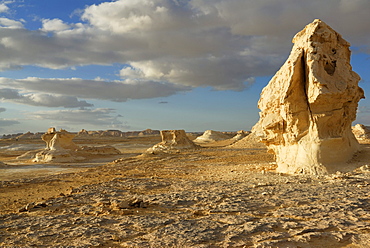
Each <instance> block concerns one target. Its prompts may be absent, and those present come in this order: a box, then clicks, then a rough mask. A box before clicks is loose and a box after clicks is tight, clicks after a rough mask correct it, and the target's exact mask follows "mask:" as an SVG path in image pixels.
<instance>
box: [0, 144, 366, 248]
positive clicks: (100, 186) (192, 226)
mask: <svg viewBox="0 0 370 248" xmlns="http://www.w3.org/2000/svg"><path fill="white" fill-rule="evenodd" d="M184 152H185V151H184ZM230 152H231V156H230ZM248 152H249V153H250V155H251V156H252V151H248V150H244V151H240V150H238V149H234V150H226V151H224V150H222V149H217V150H215V151H214V152H212V151H210V150H208V151H206V153H204V154H202V153H200V152H198V153H194V152H193V151H188V152H187V153H176V154H174V155H172V156H168V157H167V158H166V159H165V160H164V159H163V157H160V156H158V157H150V158H148V157H141V158H138V157H136V158H127V159H126V160H123V161H121V162H120V163H117V164H110V165H107V166H102V167H99V168H96V169H95V170H89V171H85V172H80V173H78V174H75V175H73V174H64V175H54V176H50V177H48V178H46V177H42V178H38V179H32V180H31V179H25V180H23V181H21V182H20V181H11V182H0V190H3V191H2V192H4V191H7V192H8V191H11V192H14V191H15V190H16V189H19V187H22V184H26V185H28V187H31V186H32V185H33V187H34V186H35V185H40V186H41V187H43V188H45V187H46V188H48V189H49V188H51V186H52V185H53V184H56V183H61V182H65V183H66V184H67V186H68V184H69V183H71V182H73V181H78V180H79V178H80V179H84V180H87V179H88V178H91V179H95V180H93V181H92V183H90V184H83V185H82V186H78V187H73V188H72V189H69V190H68V191H66V190H63V191H62V190H60V192H61V193H60V194H59V195H58V196H55V197H46V196H43V195H41V196H42V197H43V198H44V199H42V200H41V199H40V200H36V197H35V198H34V199H33V200H29V201H27V202H23V207H20V208H18V211H13V212H10V213H4V214H0V219H1V222H0V234H1V236H0V246H1V247H140V248H141V247H144V248H145V247H148V248H150V247H184V248H188V247H197V248H210V247H214V248H216V247H256V248H257V247H260V248H262V247H277V248H286V247H302V248H311V247H326V248H337V247H356V248H360V247H369V245H370V241H369V240H370V223H369V219H370V212H369V211H368V210H369V208H370V200H369V197H368V192H369V187H370V173H369V171H368V170H367V171H362V172H351V173H346V174H344V173H338V174H334V175H329V176H312V175H304V176H296V175H286V174H282V175H281V174H277V173H271V172H266V173H261V172H257V171H258V170H257V171H256V170H253V168H254V166H256V167H257V168H261V169H262V168H264V169H267V168H268V167H267V165H266V164H265V165H264V164H263V163H261V162H262V161H259V162H257V163H255V164H243V163H240V161H239V160H233V159H234V158H235V157H238V156H239V155H240V156H243V158H244V159H245V160H244V161H246V160H247V161H250V159H248V158H247V157H245V156H246V154H247V153H248ZM227 154H229V155H227ZM220 155H221V156H222V155H225V156H227V157H225V158H224V159H226V161H228V162H227V163H221V159H220V157H221V156H220ZM156 175H157V176H156ZM159 175H160V176H159ZM103 179H104V180H103ZM96 180H102V181H100V182H99V183H96ZM59 185H60V184H59ZM59 187H60V186H58V188H59ZM28 194H30V193H28ZM28 194H27V195H28ZM41 196H40V197H41ZM31 199H32V198H31ZM2 200H3V202H5V201H6V198H2ZM11 203H14V200H13V201H9V204H11ZM0 207H1V205H0Z"/></svg>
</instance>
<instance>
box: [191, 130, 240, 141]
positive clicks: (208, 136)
mask: <svg viewBox="0 0 370 248" xmlns="http://www.w3.org/2000/svg"><path fill="white" fill-rule="evenodd" d="M232 137H233V135H232V134H225V133H222V132H218V131H213V130H207V131H205V132H204V133H203V135H201V136H199V137H197V138H196V139H195V140H194V142H196V143H207V142H215V141H220V140H227V139H230V138H232Z"/></svg>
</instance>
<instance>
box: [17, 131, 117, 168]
mask: <svg viewBox="0 0 370 248" xmlns="http://www.w3.org/2000/svg"><path fill="white" fill-rule="evenodd" d="M75 136H76V134H73V133H70V132H67V131H66V130H63V129H61V130H60V131H59V132H57V131H56V130H55V128H49V129H48V131H47V132H46V133H45V134H44V135H42V140H43V141H45V142H46V148H45V149H44V150H43V151H41V152H37V153H36V154H35V155H34V159H33V160H32V161H33V162H44V163H49V162H55V163H66V162H77V161H83V160H85V159H87V158H88V157H89V156H90V155H116V154H120V151H119V150H117V149H116V148H114V147H112V146H101V147H88V146H83V147H79V146H77V145H76V144H75V143H74V142H73V141H72V140H73V138H74V137H75ZM31 156H33V153H32V152H28V153H26V154H24V155H22V156H20V157H19V159H28V158H30V157H31Z"/></svg>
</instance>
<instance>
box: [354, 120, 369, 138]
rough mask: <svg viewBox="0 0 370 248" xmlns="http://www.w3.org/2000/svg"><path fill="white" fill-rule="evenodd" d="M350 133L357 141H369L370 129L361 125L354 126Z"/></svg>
mask: <svg viewBox="0 0 370 248" xmlns="http://www.w3.org/2000/svg"><path fill="white" fill-rule="evenodd" d="M352 132H353V134H354V135H355V137H356V139H357V140H359V141H363V140H368V139H370V127H369V126H365V125H362V124H356V125H355V126H353V127H352Z"/></svg>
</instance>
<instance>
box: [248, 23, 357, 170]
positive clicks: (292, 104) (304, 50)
mask: <svg viewBox="0 0 370 248" xmlns="http://www.w3.org/2000/svg"><path fill="white" fill-rule="evenodd" d="M293 43H294V46H293V48H292V51H291V53H290V56H289V57H288V59H287V61H286V62H285V63H284V65H283V66H282V67H281V68H280V70H279V71H278V72H277V73H276V74H275V76H274V77H273V78H272V79H271V81H270V82H269V84H268V85H267V86H266V87H265V88H264V89H263V91H262V93H261V98H260V100H259V102H258V107H259V108H260V110H261V112H260V120H259V122H258V123H257V124H256V125H255V126H254V127H253V129H252V132H254V133H256V135H257V136H259V137H260V138H261V141H262V142H263V143H265V144H266V145H267V147H268V149H269V150H270V151H271V152H273V153H274V154H275V155H276V162H277V164H278V168H277V171H278V172H282V173H304V174H325V173H328V172H329V173H331V172H335V171H338V170H341V168H342V167H341V165H342V164H344V163H345V162H346V161H348V160H349V159H351V157H352V156H353V154H354V153H355V152H356V151H357V150H358V148H359V144H358V142H357V140H356V138H355V136H354V135H353V133H352V131H351V123H352V122H353V121H354V120H355V118H356V110H357V106H358V101H359V100H360V99H361V98H363V97H364V92H363V90H362V89H361V88H360V87H359V86H358V82H359V80H360V77H359V76H358V75H357V74H356V73H355V72H353V71H352V67H351V65H350V54H351V52H350V50H349V46H350V44H349V43H348V42H347V41H345V40H344V39H343V38H342V37H341V35H340V34H338V33H337V32H336V31H334V30H333V29H332V28H331V27H329V26H328V25H327V24H326V23H324V22H322V21H321V20H318V19H316V20H314V21H313V22H312V23H310V24H308V25H307V26H306V27H305V28H304V29H303V30H302V31H300V32H299V33H297V34H296V35H295V37H294V38H293ZM343 168H344V167H343Z"/></svg>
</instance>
